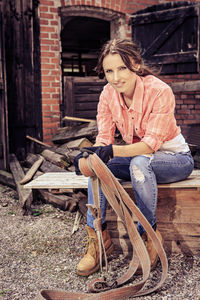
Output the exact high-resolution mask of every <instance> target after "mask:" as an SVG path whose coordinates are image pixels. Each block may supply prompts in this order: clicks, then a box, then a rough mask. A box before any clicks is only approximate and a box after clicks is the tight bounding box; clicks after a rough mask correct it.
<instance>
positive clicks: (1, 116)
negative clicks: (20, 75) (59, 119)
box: [0, 2, 8, 170]
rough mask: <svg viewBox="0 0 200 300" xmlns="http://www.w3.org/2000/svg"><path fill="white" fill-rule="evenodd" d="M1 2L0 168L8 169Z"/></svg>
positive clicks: (0, 5) (0, 6)
mask: <svg viewBox="0 0 200 300" xmlns="http://www.w3.org/2000/svg"><path fill="white" fill-rule="evenodd" d="M4 53H5V48H4V37H3V18H2V3H1V2H0V169H3V170H7V169H8V119H7V95H6V76H5V56H4Z"/></svg>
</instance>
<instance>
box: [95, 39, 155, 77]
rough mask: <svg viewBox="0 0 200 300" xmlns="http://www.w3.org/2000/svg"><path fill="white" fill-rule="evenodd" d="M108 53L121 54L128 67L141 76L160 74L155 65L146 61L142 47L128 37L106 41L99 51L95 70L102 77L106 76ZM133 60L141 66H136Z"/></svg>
mask: <svg viewBox="0 0 200 300" xmlns="http://www.w3.org/2000/svg"><path fill="white" fill-rule="evenodd" d="M108 54H119V55H120V56H121V59H122V60H123V62H124V64H125V65H126V67H127V68H128V69H129V70H131V71H132V72H135V73H136V74H137V75H139V76H147V75H158V74H159V71H158V70H157V69H156V68H155V67H150V66H148V64H147V63H145V62H144V60H143V58H142V56H141V49H140V47H139V46H138V45H137V44H136V43H134V42H133V41H131V40H128V39H113V40H110V41H108V42H106V43H105V44H104V45H103V47H102V49H101V51H100V53H99V57H98V62H97V66H96V68H95V71H96V72H97V74H98V75H99V77H100V78H103V77H104V76H105V75H104V70H103V60H104V58H105V57H106V56H107V55H108ZM133 61H134V63H135V65H137V66H138V65H139V68H134V65H133Z"/></svg>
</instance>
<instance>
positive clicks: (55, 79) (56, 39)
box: [39, 0, 200, 143]
mask: <svg viewBox="0 0 200 300" xmlns="http://www.w3.org/2000/svg"><path fill="white" fill-rule="evenodd" d="M163 2H165V1H159V0H154V1H153V0H152V1H150V0H141V1H137V0H40V5H39V16H40V32H41V35H40V38H41V75H42V83H41V84H42V117H43V140H44V142H46V143H50V142H51V138H52V136H53V135H54V134H55V132H56V130H57V128H58V127H59V126H60V103H61V100H62V92H61V91H62V87H61V68H60V63H61V61H60V52H61V44H60V17H59V15H58V7H61V6H70V5H83V6H84V5H90V6H95V7H103V8H107V9H112V10H114V11H117V12H121V13H125V14H127V25H126V36H127V37H129V38H130V37H131V28H130V26H128V20H129V17H128V15H129V14H131V13H133V12H135V11H138V10H141V9H144V8H145V7H147V6H151V5H155V4H160V3H163ZM193 2H194V1H193ZM191 78H192V80H195V79H199V74H197V75H192V76H191V75H188V76H187V75H184V76H168V77H166V76H165V77H163V79H164V80H166V81H167V82H169V83H170V82H173V81H184V80H188V79H190V80H191ZM199 98H200V92H199V93H194V94H190V93H185V94H181V93H178V94H177V95H176V99H177V110H176V112H177V120H178V123H179V125H181V126H182V125H183V127H184V126H185V125H186V124H192V123H194V122H195V121H198V122H200V120H199V118H200V117H199V115H200V114H199V113H198V112H199V104H200V99H199Z"/></svg>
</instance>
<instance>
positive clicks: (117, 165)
mask: <svg viewBox="0 0 200 300" xmlns="http://www.w3.org/2000/svg"><path fill="white" fill-rule="evenodd" d="M107 167H108V168H109V169H110V171H111V172H112V173H113V174H114V176H115V177H117V178H120V179H123V180H126V181H130V180H131V182H132V187H133V191H134V195H135V199H136V203H137V206H138V208H139V209H140V211H141V212H142V213H143V215H144V216H145V217H146V218H147V220H148V222H149V223H150V224H151V225H152V226H154V225H155V224H156V206H157V195H158V188H157V183H170V182H176V181H180V180H184V179H186V178H187V177H188V176H189V175H190V174H191V172H192V171H193V168H194V161H193V158H192V155H191V153H190V152H187V153H173V154H169V153H165V152H161V151H157V152H155V153H154V154H150V155H138V156H135V157H114V158H113V159H111V160H110V161H109V162H108V164H107ZM99 193H100V206H101V213H102V223H105V218H106V204H107V199H106V197H105V196H104V194H103V192H102V191H101V189H99ZM88 203H89V204H93V195H92V189H91V183H90V180H89V183H88ZM93 221H94V217H93V216H92V214H91V212H90V210H89V209H88V212H87V225H88V226H90V227H92V228H94V226H93ZM138 231H139V233H140V234H141V235H142V234H143V233H144V228H143V227H142V225H141V224H140V223H139V222H138Z"/></svg>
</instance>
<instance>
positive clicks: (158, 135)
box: [141, 87, 179, 151]
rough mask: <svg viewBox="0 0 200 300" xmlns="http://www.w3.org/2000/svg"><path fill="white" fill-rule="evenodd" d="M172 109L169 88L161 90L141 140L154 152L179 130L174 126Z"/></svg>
mask: <svg viewBox="0 0 200 300" xmlns="http://www.w3.org/2000/svg"><path fill="white" fill-rule="evenodd" d="M174 108H175V98H174V94H173V92H172V90H171V88H170V87H168V88H166V89H164V90H162V91H161V92H159V93H158V95H157V96H156V97H155V100H154V103H153V106H152V111H151V113H150V115H149V119H148V122H147V127H146V130H145V135H144V137H143V138H142V140H141V141H143V142H145V143H146V144H147V145H148V146H150V147H151V148H152V149H153V150H154V151H157V150H159V148H160V147H161V146H162V144H163V142H164V141H167V140H170V139H171V138H172V137H174V135H175V132H174V131H175V130H176V131H177V134H178V130H179V128H178V127H177V126H176V119H175V117H174Z"/></svg>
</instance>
